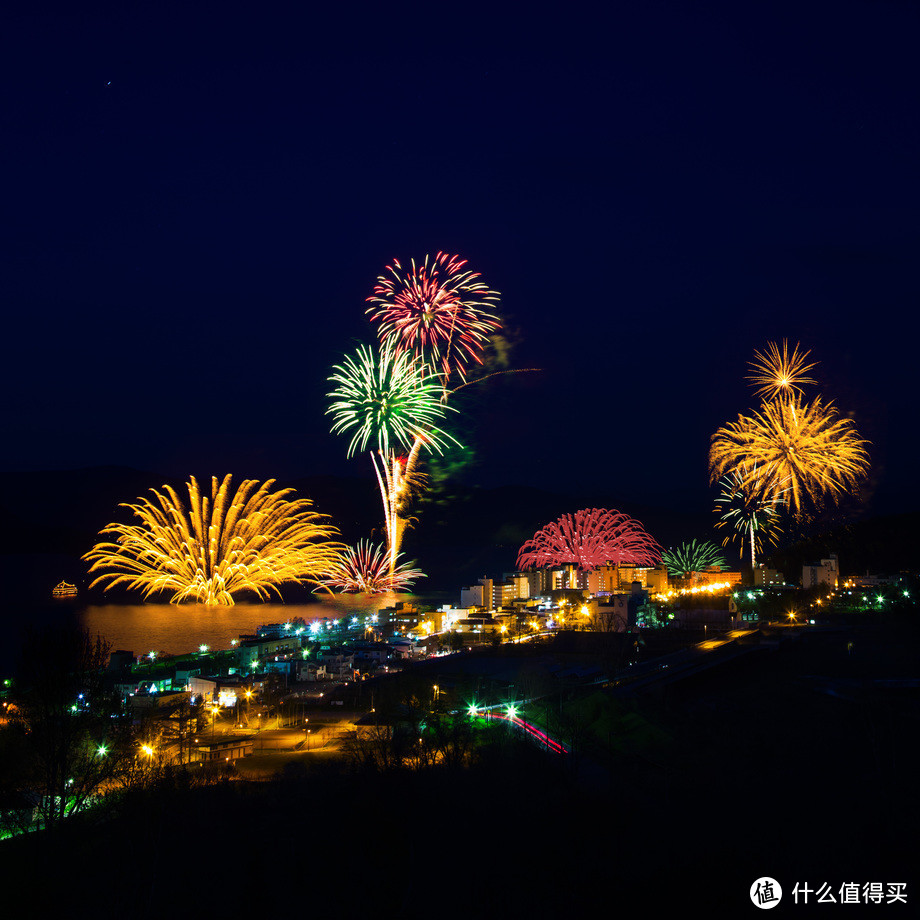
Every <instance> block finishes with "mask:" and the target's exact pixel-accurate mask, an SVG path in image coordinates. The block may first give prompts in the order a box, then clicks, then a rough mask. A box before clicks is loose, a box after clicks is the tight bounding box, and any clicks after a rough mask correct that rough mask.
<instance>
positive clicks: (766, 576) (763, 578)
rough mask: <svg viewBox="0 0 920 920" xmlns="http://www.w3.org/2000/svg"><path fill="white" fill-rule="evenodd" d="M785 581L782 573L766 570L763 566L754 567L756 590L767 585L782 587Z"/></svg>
mask: <svg viewBox="0 0 920 920" xmlns="http://www.w3.org/2000/svg"><path fill="white" fill-rule="evenodd" d="M785 583H786V579H785V578H784V577H783V573H782V572H778V571H777V570H776V569H768V568H767V567H766V566H765V565H756V566H754V586H755V587H757V588H763V587H767V586H769V585H783V584H785Z"/></svg>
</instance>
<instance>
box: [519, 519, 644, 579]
mask: <svg viewBox="0 0 920 920" xmlns="http://www.w3.org/2000/svg"><path fill="white" fill-rule="evenodd" d="M660 561H661V547H660V546H659V545H658V544H657V543H656V542H655V541H654V540H653V539H652V537H651V536H650V535H649V534H648V533H647V532H646V530H645V528H644V527H643V526H642V525H641V524H640V523H639V522H638V521H637V520H635V518H631V517H629V515H626V514H621V513H620V512H619V511H608V510H607V509H605V508H586V509H584V510H583V511H576V512H575V514H574V515H573V514H563V515H562V517H561V518H559V520H558V521H554V522H553V523H552V524H547V525H546V526H545V527H543V528H542V529H541V530H538V531H537V532H536V533H535V534H534V536H533V539H531V540H528V541H527V542H526V543H525V544H524V545H523V546H522V547H521V548H520V550H519V551H518V559H517V564H518V568H522V569H524V568H538V569H539V568H543V567H544V566H557V565H577V566H578V568H579V569H581V570H582V571H588V570H590V569H594V568H597V567H598V566H602V565H606V564H607V563H608V562H610V563H615V564H619V563H621V562H623V563H632V564H633V565H648V566H653V565H657V564H658V563H659V562H660Z"/></svg>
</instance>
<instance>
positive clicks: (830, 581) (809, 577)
mask: <svg viewBox="0 0 920 920" xmlns="http://www.w3.org/2000/svg"><path fill="white" fill-rule="evenodd" d="M839 572H840V569H839V566H838V564H837V554H836V553H831V554H830V559H822V560H821V563H820V565H803V566H802V587H803V588H805V589H808V588H817V587H818V586H819V585H827V586H829V587H831V588H836V587H837V582H838V575H839Z"/></svg>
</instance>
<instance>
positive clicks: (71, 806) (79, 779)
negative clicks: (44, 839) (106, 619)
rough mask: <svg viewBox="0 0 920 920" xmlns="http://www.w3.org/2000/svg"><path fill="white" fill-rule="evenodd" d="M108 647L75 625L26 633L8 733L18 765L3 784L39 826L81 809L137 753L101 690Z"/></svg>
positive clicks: (53, 824)
mask: <svg viewBox="0 0 920 920" xmlns="http://www.w3.org/2000/svg"><path fill="white" fill-rule="evenodd" d="M110 648H111V646H110V644H109V643H108V642H106V641H105V640H103V639H102V638H101V637H99V636H97V637H96V638H95V639H94V638H92V637H91V636H90V634H89V633H88V632H87V631H86V630H85V629H80V628H77V627H75V626H67V627H51V628H46V629H41V630H31V631H30V632H28V633H27V635H26V638H25V642H24V644H23V648H22V653H21V659H20V666H19V681H18V685H19V686H20V687H22V695H21V697H20V699H19V701H18V702H19V707H18V713H17V718H16V720H15V724H13V725H11V726H8V730H9V731H10V734H9V735H8V736H7V737H6V738H5V741H6V742H7V743H10V744H12V745H13V746H14V747H15V748H16V762H17V764H18V769H17V771H16V774H15V776H13V777H8V780H9V783H10V785H8V786H7V788H6V789H5V790H4V792H5V793H6V799H7V801H8V802H11V801H18V802H19V804H20V807H21V806H22V804H23V803H26V802H30V803H31V804H32V812H31V815H30V819H31V821H32V822H34V824H35V825H37V826H38V827H42V828H45V829H48V830H52V829H54V828H55V827H57V826H58V825H59V824H60V823H61V822H62V821H63V820H64V819H65V818H66V817H68V816H70V815H73V814H76V813H78V812H80V811H83V810H84V809H86V808H87V807H88V806H89V805H90V803H91V802H92V800H93V798H94V797H95V796H96V795H98V794H100V793H101V792H103V791H104V790H105V788H106V786H107V785H108V784H110V783H111V782H113V781H114V780H115V779H116V778H117V777H118V775H119V773H120V772H121V771H122V770H123V769H124V767H125V765H126V764H128V763H130V762H132V761H133V759H134V750H133V743H132V737H131V729H130V725H129V724H126V723H125V721H124V720H122V719H121V718H120V717H119V714H118V712H117V710H116V709H115V706H114V701H113V700H112V699H110V698H109V697H108V696H107V695H106V693H105V692H104V687H103V672H104V669H105V667H106V665H107V664H108V659H109V651H110Z"/></svg>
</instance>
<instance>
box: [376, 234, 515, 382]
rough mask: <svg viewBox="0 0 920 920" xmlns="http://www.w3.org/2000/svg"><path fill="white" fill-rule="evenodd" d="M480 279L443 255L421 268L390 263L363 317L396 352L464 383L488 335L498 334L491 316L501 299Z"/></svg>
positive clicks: (457, 260)
mask: <svg viewBox="0 0 920 920" xmlns="http://www.w3.org/2000/svg"><path fill="white" fill-rule="evenodd" d="M479 278H480V275H479V273H478V272H472V271H469V270H468V269H467V268H466V260H465V259H461V258H460V257H459V256H451V255H448V254H447V253H444V252H439V253H438V254H437V255H436V256H435V258H434V259H429V257H428V256H425V261H424V262H423V263H422V264H421V265H416V264H415V259H412V260H411V262H410V264H409V266H408V268H406V269H404V268H403V266H402V265H401V264H400V262H399V260H398V259H394V260H393V263H392V264H391V265H388V266H387V268H386V274H383V275H379V276H378V277H377V284H376V285H375V286H374V293H373V295H372V296H370V297H368V298H367V302H368V303H369V304H371V306H370V307H368V308H367V314H368V316H370V318H371V319H372V320H373V321H375V322H379V323H380V330H379V336H380V338H381V340H383V341H387V340H389V341H391V342H392V343H393V345H394V346H395V347H396V350H397V352H402V351H411V352H412V353H413V354H415V355H416V356H419V357H423V358H427V359H429V360H430V361H431V362H432V363H433V364H434V365H435V366H436V367H437V368H438V369H439V371H440V372H441V373H442V374H443V375H444V378H445V379H447V378H448V377H450V374H451V372H452V371H454V370H456V371H457V372H458V373H459V374H460V376H461V377H464V378H465V376H466V368H467V366H468V365H469V364H481V363H482V351H483V348H485V346H486V344H487V342H488V339H489V335H491V334H492V333H493V332H495V331H496V330H498V329H500V328H501V323H500V322H499V319H498V317H497V316H496V315H495V313H494V310H495V307H496V305H497V304H498V296H499V295H498V293H497V292H495V291H492V290H490V289H489V287H488V286H487V285H486V284H485V283H484V282H482V281H480V280H479Z"/></svg>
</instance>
